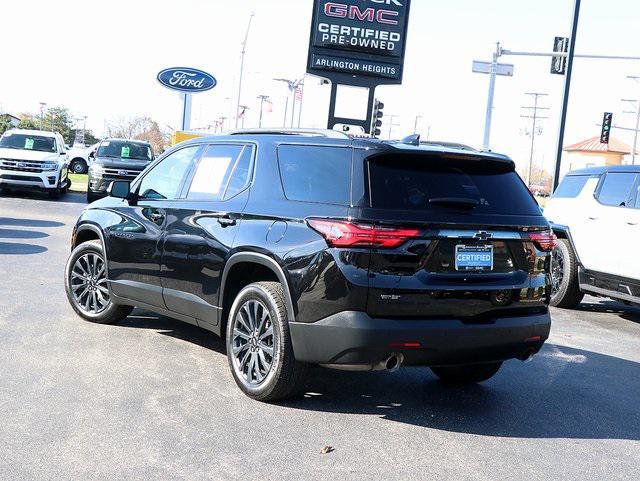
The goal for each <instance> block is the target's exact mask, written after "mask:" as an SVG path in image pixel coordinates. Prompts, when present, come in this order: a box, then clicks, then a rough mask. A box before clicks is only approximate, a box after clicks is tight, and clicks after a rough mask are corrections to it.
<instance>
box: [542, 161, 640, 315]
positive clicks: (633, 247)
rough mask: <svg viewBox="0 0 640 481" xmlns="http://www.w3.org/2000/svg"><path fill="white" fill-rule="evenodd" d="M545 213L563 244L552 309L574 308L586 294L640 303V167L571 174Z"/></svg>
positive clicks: (557, 256)
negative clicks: (553, 307)
mask: <svg viewBox="0 0 640 481" xmlns="http://www.w3.org/2000/svg"><path fill="white" fill-rule="evenodd" d="M544 214H545V216H546V217H547V219H548V220H549V222H550V223H551V225H552V227H553V230H554V232H555V233H556V235H557V236H558V238H559V239H560V242H558V247H557V248H556V250H555V252H554V254H553V268H552V271H553V291H552V296H551V304H552V305H554V306H558V307H568V308H571V307H575V306H576V305H577V304H579V303H580V301H581V300H582V297H583V296H584V294H585V293H588V294H592V295H596V296H604V297H610V298H613V299H618V300H621V301H624V302H627V303H640V255H638V252H636V251H637V249H638V248H640V166H609V167H594V168H590V169H584V170H577V171H575V172H570V173H569V174H567V176H566V177H565V178H564V180H563V181H562V183H561V184H560V186H559V187H558V189H557V190H556V192H555V193H554V194H553V197H552V198H551V199H550V201H549V203H548V205H547V207H546V208H545V210H544Z"/></svg>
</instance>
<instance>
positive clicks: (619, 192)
mask: <svg viewBox="0 0 640 481" xmlns="http://www.w3.org/2000/svg"><path fill="white" fill-rule="evenodd" d="M636 177H637V174H632V173H626V172H610V173H608V174H607V175H606V177H605V178H604V181H603V182H602V187H600V192H599V193H598V200H599V201H600V202H601V203H602V204H604V205H612V206H616V207H619V206H625V205H627V202H629V197H630V196H631V188H632V187H633V184H634V183H635V181H636Z"/></svg>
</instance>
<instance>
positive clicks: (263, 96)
mask: <svg viewBox="0 0 640 481" xmlns="http://www.w3.org/2000/svg"><path fill="white" fill-rule="evenodd" d="M257 98H259V99H260V120H259V122H258V127H260V128H261V127H262V111H263V107H264V102H265V100H269V96H268V95H258V97H257Z"/></svg>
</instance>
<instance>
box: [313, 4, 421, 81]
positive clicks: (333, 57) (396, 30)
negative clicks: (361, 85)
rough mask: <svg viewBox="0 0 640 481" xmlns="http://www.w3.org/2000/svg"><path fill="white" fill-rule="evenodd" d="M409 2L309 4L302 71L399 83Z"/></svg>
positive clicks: (330, 76) (319, 74) (328, 76)
mask: <svg viewBox="0 0 640 481" xmlns="http://www.w3.org/2000/svg"><path fill="white" fill-rule="evenodd" d="M409 3H410V0H315V4H314V12H313V22H312V25H311V38H310V43H309V60H308V65H307V71H308V73H311V74H314V75H318V76H321V77H327V78H333V77H335V76H336V75H338V74H340V73H341V74H347V75H348V74H351V75H352V76H363V77H369V78H372V77H373V78H379V79H381V82H380V83H385V84H392V83H401V81H402V65H403V63H404V52H405V44H406V33H407V25H408V20H409ZM331 72H333V74H332V73H331ZM342 80H344V78H342ZM356 83H358V82H356Z"/></svg>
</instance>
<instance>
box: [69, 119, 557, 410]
mask: <svg viewBox="0 0 640 481" xmlns="http://www.w3.org/2000/svg"><path fill="white" fill-rule="evenodd" d="M109 192H110V195H111V196H110V197H109V198H106V199H102V200H100V201H99V202H96V203H94V204H92V205H91V206H89V207H88V208H87V209H86V210H85V211H84V213H83V214H82V215H81V216H80V218H79V219H78V222H77V224H76V226H75V229H74V232H73V238H72V240H71V248H72V253H71V256H70V257H69V260H68V263H67V267H66V275H65V280H66V291H67V296H68V298H69V301H70V303H71V305H72V306H73V308H74V309H75V311H76V312H77V313H78V314H79V315H80V316H81V317H83V318H85V319H87V320H90V321H94V322H98V323H107V324H109V323H117V322H118V321H120V320H121V319H123V318H124V317H126V316H127V315H128V314H129V313H130V312H131V309H132V308H133V307H134V306H136V307H139V308H143V309H147V310H150V311H153V312H157V313H160V314H164V315H167V316H170V317H173V318H175V319H179V320H181V321H185V322H188V323H191V324H194V325H197V326H200V327H202V328H204V329H207V330H209V331H212V332H213V333H215V334H218V335H220V336H222V337H224V338H225V339H226V345H227V353H228V354H227V355H228V360H229V365H230V369H231V372H232V374H233V377H234V379H235V381H236V383H237V384H238V386H239V387H240V389H242V390H243V391H244V392H245V393H246V394H247V395H248V396H250V397H252V398H254V399H259V400H265V401H272V400H276V399H282V398H285V397H287V396H289V395H291V394H293V393H294V392H296V390H297V388H298V387H299V386H300V382H301V380H302V378H303V375H304V372H305V367H306V365H307V364H320V365H323V366H326V367H330V368H336V369H347V370H384V369H387V370H395V369H397V368H399V367H400V366H427V367H430V368H431V369H432V370H433V372H434V373H435V374H436V375H437V376H438V377H439V378H440V379H442V380H443V381H445V382H452V383H474V382H482V381H485V380H487V379H489V378H491V377H492V376H493V375H494V374H496V373H497V372H498V370H499V369H500V366H501V365H502V363H503V361H505V360H508V359H514V358H518V359H521V360H526V359H528V358H529V357H531V356H532V355H534V354H535V353H537V352H538V351H539V350H540V348H541V347H542V345H543V343H544V342H545V340H546V339H547V337H548V335H549V329H550V322H551V320H550V316H549V310H548V303H549V296H550V292H551V290H550V287H551V286H550V275H549V269H550V258H551V257H550V253H551V250H552V249H553V247H554V244H555V240H554V236H553V233H552V232H551V231H550V229H549V224H548V223H547V221H546V219H545V218H544V217H543V216H542V214H541V212H540V209H539V208H538V206H537V204H536V202H535V200H534V199H533V197H532V196H531V194H530V193H529V191H528V190H527V188H526V187H525V185H524V183H523V182H522V181H521V180H520V177H519V176H518V175H517V174H516V172H515V168H514V163H513V161H511V160H510V159H509V158H507V157H505V156H502V155H498V154H493V153H486V152H476V151H471V150H469V149H464V150H460V149H457V148H447V147H442V146H437V145H430V146H420V145H419V144H418V142H417V138H411V139H407V140H405V141H404V142H381V141H377V140H371V139H351V138H349V137H347V136H344V135H341V134H337V133H335V132H328V133H325V132H324V131H322V132H316V131H303V132H286V131H283V132H277V131H243V132H238V133H236V134H233V135H229V136H219V137H204V138H199V139H196V140H192V141H188V142H184V143H181V144H180V145H178V146H176V147H175V148H173V149H171V150H169V151H168V152H166V153H165V154H164V155H163V156H162V157H160V158H159V159H158V160H156V161H155V162H154V163H153V164H152V165H151V166H149V167H148V168H147V169H146V170H145V171H144V172H143V173H142V174H141V175H140V176H139V177H138V178H136V179H135V180H134V181H133V182H132V183H129V182H126V181H116V182H113V184H111V187H110V190H109Z"/></svg>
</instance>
